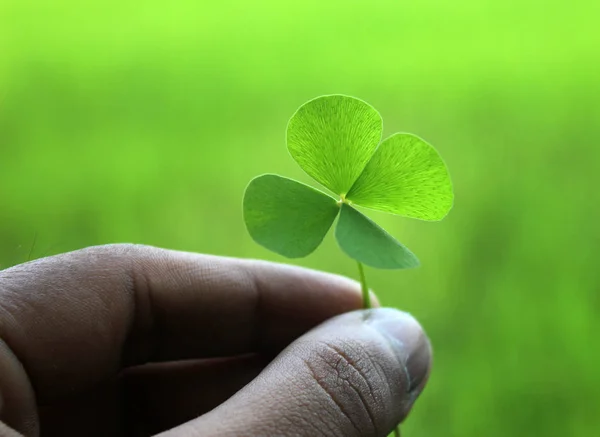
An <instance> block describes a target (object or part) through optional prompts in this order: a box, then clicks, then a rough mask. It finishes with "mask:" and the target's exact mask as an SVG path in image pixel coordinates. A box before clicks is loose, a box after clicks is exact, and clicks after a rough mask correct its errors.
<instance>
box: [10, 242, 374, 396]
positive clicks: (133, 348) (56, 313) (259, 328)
mask: <svg viewBox="0 0 600 437" xmlns="http://www.w3.org/2000/svg"><path fill="white" fill-rule="evenodd" d="M361 302H362V301H361V297H360V289H359V286H358V284H356V283H355V282H353V281H350V280H348V279H345V278H342V277H339V276H335V275H330V274H325V273H318V272H315V271H311V270H307V269H301V268H296V267H290V266H286V265H280V264H273V263H267V262H261V261H251V260H240V259H233V258H224V257H215V256H208V255H198V254H191V253H184V252H176V251H170V250H163V249H157V248H153V247H147V246H132V245H112V246H100V247H94V248H89V249H85V250H81V251H76V252H71V253H67V254H63V255H58V256H55V257H50V258H45V259H41V260H38V261H35V262H31V263H27V264H23V265H20V266H16V267H13V268H11V269H8V270H5V271H2V272H0V339H1V340H4V342H5V343H6V344H7V345H8V347H9V348H10V350H12V352H13V354H14V356H16V357H17V358H18V359H19V360H20V362H21V364H22V365H23V367H24V369H25V370H26V372H27V374H28V376H29V378H30V380H31V382H32V384H33V386H34V388H35V391H36V393H37V394H38V395H41V396H42V399H46V400H51V399H52V398H56V397H57V396H60V395H61V394H63V392H64V391H65V390H69V391H73V390H80V389H83V388H85V387H90V386H92V385H93V384H96V383H98V382H100V381H102V380H103V379H105V378H107V377H109V376H111V375H114V374H116V372H118V371H119V370H120V369H121V368H122V367H125V366H129V365H135V364H141V363H146V362H152V361H165V360H179V359H185V358H203V357H215V356H225V355H235V354H242V353H248V352H261V351H266V350H277V349H280V348H283V347H284V346H285V345H287V344H288V343H290V342H291V341H292V340H294V339H295V338H296V337H298V336H299V335H301V334H302V333H304V332H305V331H307V330H309V329H310V328H312V327H313V326H315V325H317V324H319V323H320V322H322V321H324V320H326V319H328V318H330V317H332V316H334V315H337V314H340V313H342V312H346V311H351V310H354V309H358V308H360V306H361ZM2 359H8V358H6V357H2V356H1V355H0V361H1V360H2Z"/></svg>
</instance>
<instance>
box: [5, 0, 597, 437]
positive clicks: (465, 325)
mask: <svg viewBox="0 0 600 437" xmlns="http://www.w3.org/2000/svg"><path fill="white" fill-rule="evenodd" d="M598 12H600V7H599V6H598V3H597V2H593V1H591V0H590V1H576V2H571V3H568V4H567V3H558V2H551V3H548V2H541V1H522V2H515V1H508V2H506V1H505V2H500V1H496V2H492V1H468V0H457V1H454V2H443V1H431V0H429V1H421V2H410V3H409V2H400V1H377V0H374V1H369V2H367V1H363V2H361V1H341V0H335V1H328V2H324V1H318V2H316V1H305V2H300V3H295V2H294V3H291V2H290V3H287V2H275V1H256V2H242V1H222V2H220V3H204V2H192V1H189V0H188V1H174V2H170V3H166V2H158V1H154V0H152V1H145V2H140V1H132V0H129V1H118V2H117V1H116V0H105V1H103V2H99V1H96V2H77V1H74V0H63V1H58V0H57V1H53V2H50V1H42V0H39V1H25V0H2V1H0V268H5V267H8V266H10V265H12V264H16V263H19V262H23V261H25V260H26V259H27V258H28V256H29V251H30V249H31V246H32V244H33V241H34V238H35V239H36V244H35V247H34V249H33V256H34V257H39V256H44V255H48V254H53V253H57V252H62V251H67V250H72V249H77V248H80V247H84V246H88V245H94V244H104V243H109V242H137V243H146V244H153V245H158V246H163V247H169V248H175V249H181V250H191V251H199V252H207V253H215V254H221V255H228V256H240V257H259V258H265V259H272V260H277V261H284V262H286V260H284V259H281V258H279V257H277V256H276V255H273V254H271V253H269V252H267V251H266V250H263V249H262V248H260V247H258V246H257V245H256V244H254V243H253V242H252V241H251V240H250V238H249V237H248V235H247V233H246V231H245V229H244V226H243V223H242V216H241V199H242V194H243V190H244V187H245V185H246V184H247V182H248V181H249V180H250V179H251V178H252V177H254V176H255V175H258V174H260V173H264V172H276V173H280V174H283V175H286V176H289V177H295V178H298V179H301V180H303V181H306V182H310V179H309V178H308V177H307V176H305V175H304V174H303V173H302V171H301V170H300V169H299V168H298V167H297V166H296V164H295V163H294V162H293V161H292V159H291V158H290V157H289V155H288V153H287V151H286V149H285V143H284V132H285V126H286V123H287V119H288V118H289V116H291V114H292V113H293V112H294V110H295V109H296V108H297V107H298V106H299V105H300V104H302V103H303V102H305V101H306V100H308V99H310V98H312V97H315V96H317V95H320V94H329V93H346V94H351V95H355V96H357V97H360V98H362V99H365V100H367V101H368V102H370V103H371V104H373V105H374V106H375V107H376V108H377V109H379V110H380V112H381V113H382V116H383V119H384V123H385V133H386V134H391V133H393V132H396V131H409V132H413V133H416V134H418V135H420V136H422V137H424V138H425V139H427V140H428V141H430V142H431V143H433V144H434V145H436V147H437V148H438V149H439V150H440V152H441V153H442V155H443V156H444V158H445V160H446V161H447V163H448V165H449V166H450V169H451V173H452V175H453V180H454V183H455V190H456V204H455V208H454V210H453V212H452V213H451V214H450V216H449V217H448V218H447V219H446V220H444V221H443V222H440V223H422V222H417V221H414V220H408V219H401V218H397V217H391V216H387V215H385V214H374V216H375V217H377V219H378V221H379V222H380V223H382V224H384V225H385V227H386V228H387V229H388V230H389V231H390V232H392V233H393V234H394V235H396V236H397V237H398V238H399V239H400V240H401V241H403V242H404V243H406V244H407V245H408V247H410V248H411V249H412V250H413V251H414V252H416V253H417V254H418V255H419V257H420V258H421V261H422V264H423V266H422V267H421V268H420V269H417V270H414V271H406V272H385V271H374V270H368V271H367V275H368V277H369V280H370V283H371V286H372V287H373V288H374V289H375V290H376V292H377V293H378V295H379V296H380V299H381V300H382V301H383V302H384V303H386V304H389V305H394V306H398V307H401V308H403V309H406V310H408V311H410V312H412V313H414V314H415V315H416V316H417V317H418V318H419V319H420V320H421V321H422V323H423V324H424V326H425V327H426V329H427V331H428V333H429V335H430V337H431V339H432V342H433V344H434V348H435V352H436V353H435V369H434V372H433V374H432V379H431V382H430V384H429V386H428V388H427V390H426V392H425V394H424V396H423V398H422V399H421V400H420V401H419V403H418V404H417V407H416V409H415V412H414V414H413V416H412V417H411V418H410V419H409V420H408V422H407V424H406V425H405V435H407V436H412V437H418V436H445V435H458V436H461V437H470V436H473V437H475V436H477V437H480V436H487V437H494V436H506V435H510V436H513V437H516V436H557V437H558V436H561V437H562V436H564V435H568V436H593V435H596V433H597V429H598V427H599V426H600V421H599V420H598V418H597V406H598V405H600V394H599V393H600V372H599V371H598V365H599V364H600V359H599V358H600V357H599V355H600V353H599V352H598V351H600V347H598V339H597V335H598V333H599V332H600V297H599V296H600V276H599V275H598V273H597V271H596V269H597V264H598V260H599V257H598V255H597V248H598V247H599V244H598V243H600V231H599V230H598V216H599V213H600V195H599V194H598V187H599V186H600V176H599V172H598V168H599V167H598V166H599V162H600V144H599V142H598V140H599V138H600V123H599V121H600V103H599V101H600V100H599V99H600V81H599V79H598V77H600V71H599V70H600V56H599V52H598V47H600V32H599V31H598V30H597V17H598ZM299 263H300V264H302V265H305V266H310V267H313V268H317V269H322V270H328V271H333V272H338V273H341V274H347V275H350V276H353V277H355V276H356V272H355V271H354V267H355V265H354V263H353V262H350V261H349V260H347V259H345V258H344V256H342V254H341V252H340V251H339V250H338V249H337V247H336V245H335V242H334V241H333V239H332V238H331V236H329V237H328V238H327V239H326V242H325V244H324V246H323V247H322V248H320V249H319V250H318V251H317V252H316V253H315V254H314V255H312V256H310V257H308V258H306V259H303V260H301V261H300V262H299Z"/></svg>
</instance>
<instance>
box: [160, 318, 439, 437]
mask: <svg viewBox="0 0 600 437" xmlns="http://www.w3.org/2000/svg"><path fill="white" fill-rule="evenodd" d="M430 362H431V348H430V344H429V341H428V339H427V337H426V335H425V334H424V332H423V330H422V328H421V327H420V325H419V324H418V322H417V321H416V320H415V319H414V318H412V317H411V316H410V315H408V314H406V313H402V312H400V311H397V310H393V309H386V308H382V309H374V310H366V311H355V312H351V313H347V314H343V315H341V316H338V317H336V318H333V319H331V320H329V321H328V322H325V323H324V324H322V325H320V326H318V327H317V328H315V329H313V330H312V331H309V332H308V333H306V334H305V335H304V336H302V337H300V338H299V339H297V340H296V341H295V342H293V343H292V344H291V345H290V346H288V347H287V349H285V350H284V351H283V352H282V353H281V354H280V355H279V356H278V357H277V358H276V359H275V360H274V361H273V362H272V363H271V364H270V365H269V366H268V367H267V368H266V369H265V370H264V371H263V372H262V373H261V374H260V375H259V376H258V377H257V378H256V379H255V380H254V381H252V382H251V383H250V384H249V385H247V386H246V387H245V388H243V389H242V390H240V391H239V392H238V393H237V394H236V395H235V396H233V397H232V398H231V399H230V400H228V401H227V402H225V403H224V404H222V405H220V406H219V407H218V408H216V409H214V410H213V411H211V412H210V413H208V414H206V415H204V416H202V417H200V418H198V419H196V420H194V421H191V422H188V423H187V424H184V425H182V426H181V427H179V428H176V429H173V430H171V431H169V432H167V433H165V437H166V436H167V435H168V436H169V437H175V436H182V435H203V436H259V435H260V436H344V437H347V436H375V437H377V436H383V437H385V436H387V435H388V434H389V433H390V432H391V431H392V429H393V428H394V426H395V425H396V424H398V423H399V422H401V421H402V420H403V419H404V418H405V417H406V415H407V414H408V412H409V410H410V408H411V407H412V404H413V402H414V401H415V400H416V398H417V396H418V395H419V394H420V392H421V390H422V389H423V386H424V385H425V381H426V379H427V377H428V374H429V368H430Z"/></svg>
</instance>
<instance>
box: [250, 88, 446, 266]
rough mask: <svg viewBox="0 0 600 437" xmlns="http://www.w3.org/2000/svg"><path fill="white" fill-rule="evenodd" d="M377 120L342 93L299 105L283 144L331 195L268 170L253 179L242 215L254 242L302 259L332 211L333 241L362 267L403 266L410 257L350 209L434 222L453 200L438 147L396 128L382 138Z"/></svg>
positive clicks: (363, 104)
mask: <svg viewBox="0 0 600 437" xmlns="http://www.w3.org/2000/svg"><path fill="white" fill-rule="evenodd" d="M382 128H383V122H382V119H381V116H380V115H379V113H378V112H377V111H376V110H375V108H373V107H372V106H371V105H369V104H368V103H366V102H364V101H362V100H360V99H357V98H354V97H349V96H344V95H327V96H322V97H317V98H316V99H313V100H310V101H309V102H307V103H305V104H304V105H302V106H301V107H300V108H299V109H298V110H297V111H296V113H295V114H294V115H293V116H292V118H291V119H290V121H289V123H288V126H287V147H288V150H289V152H290V154H291V155H292V157H293V158H294V160H295V161H296V162H297V163H298V165H300V167H301V168H302V169H303V170H304V171H305V172H306V173H307V174H308V175H310V176H311V177H312V178H314V179H315V180H316V181H317V182H319V183H320V184H321V185H323V186H324V187H326V188H327V189H329V190H330V191H331V192H332V193H333V194H334V195H335V197H332V196H331V195H329V194H326V193H324V192H323V191H320V190H317V189H315V188H313V187H310V186H308V185H305V184H303V183H300V182H298V181H295V180H292V179H288V178H284V177H282V176H278V175H274V174H266V175H262V176H258V177H257V178H255V179H253V180H252V181H251V182H250V184H249V185H248V187H247V188H246V192H245V195H244V204H243V208H244V220H245V222H246V226H247V228H248V232H249V233H250V235H251V236H252V238H253V239H254V240H255V241H256V242H257V243H258V244H260V245H262V246H264V247H266V248H267V249H270V250H272V251H273V252H276V253H278V254H280V255H283V256H286V257H288V258H299V257H304V256H307V255H309V254H310V253H312V252H313V251H314V250H315V249H316V248H317V247H318V246H319V244H321V242H322V241H323V238H324V237H325V235H326V234H327V232H328V230H329V229H330V228H331V226H332V224H333V222H334V221H335V219H336V217H337V216H338V215H339V219H338V222H337V227H336V230H335V238H336V240H337V242H338V245H339V246H340V248H341V249H342V250H343V251H344V252H345V253H346V254H347V255H348V256H349V257H350V258H352V259H354V260H356V261H358V262H359V267H360V272H361V277H362V276H363V273H362V266H361V265H360V263H363V264H365V265H368V266H371V267H375V268H379V269H404V268H411V267H416V266H418V265H419V260H418V259H417V257H416V256H415V255H414V254H413V253H412V252H411V251H410V250H408V249H407V248H406V247H405V246H403V245H402V244H401V243H400V242H398V241H397V240H396V239H395V238H394V237H393V236H391V235H390V234H389V233H387V232H386V231H385V230H384V229H382V228H381V227H380V226H378V225H377V224H376V223H375V222H373V221H372V220H371V219H369V218H368V217H366V216H365V215H364V214H362V213H361V212H360V211H358V210H357V209H356V208H355V206H361V207H364V208H368V209H372V210H378V211H384V212H388V213H391V214H396V215H400V216H404V217H410V218H415V219H420V220H429V221H436V220H441V219H442V218H444V216H446V214H447V213H448V212H449V211H450V209H451V208H452V204H453V198H454V195H453V191H452V182H451V181H450V176H449V174H448V169H447V168H446V165H445V164H444V161H443V160H442V158H441V157H440V155H439V154H438V152H437V151H436V150H435V149H434V148H433V147H432V146H431V145H430V144H428V143H426V142H425V141H424V140H422V139H421V138H419V137H417V136H415V135H412V134H407V133H396V134H394V135H392V136H390V137H388V138H386V139H385V140H383V141H381V135H382Z"/></svg>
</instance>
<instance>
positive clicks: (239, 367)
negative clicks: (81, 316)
mask: <svg viewBox="0 0 600 437" xmlns="http://www.w3.org/2000/svg"><path fill="white" fill-rule="evenodd" d="M266 364H267V360H265V359H263V358H262V357H260V356H258V355H244V356H239V357H231V358H218V359H205V360H187V361H181V362H170V363H153V364H148V365H143V366H138V367H134V368H129V369H126V370H125V371H124V372H123V373H122V374H121V375H120V377H119V378H118V381H114V382H113V383H112V384H111V383H110V382H107V383H105V384H103V386H102V387H98V388H95V389H94V390H93V391H87V392H84V393H81V395H79V396H76V397H74V398H71V399H69V400H68V401H65V402H56V403H53V404H51V405H48V406H44V407H42V408H40V409H39V414H40V422H41V423H42V424H43V431H44V435H51V436H54V435H56V436H61V437H71V436H73V437H75V436H81V435H82V433H84V434H85V435H86V436H89V437H95V436H98V437H101V436H108V435H110V436H118V435H127V436H140V437H141V436H150V435H154V434H156V433H158V432H161V431H164V430H166V429H169V428H172V427H174V426H177V425H179V424H181V423H184V422H187V421H188V420H191V419H193V418H195V417H198V416H200V415H202V414H204V413H206V412H208V411H210V410H212V409H213V408H215V407H216V406H218V405H219V404H221V403H223V402H224V401H225V400H227V399H228V398H229V397H231V396H232V395H233V394H235V393H236V392H237V391H238V390H239V389H241V388H242V387H243V386H244V385H246V384H247V383H249V382H250V381H251V380H252V379H254V378H255V377H256V376H257V375H258V374H259V373H260V372H261V370H262V369H263V368H264V367H265V365H266ZM117 382H118V384H117ZM84 430H85V431H84ZM0 435H2V434H0Z"/></svg>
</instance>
